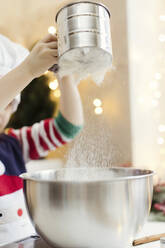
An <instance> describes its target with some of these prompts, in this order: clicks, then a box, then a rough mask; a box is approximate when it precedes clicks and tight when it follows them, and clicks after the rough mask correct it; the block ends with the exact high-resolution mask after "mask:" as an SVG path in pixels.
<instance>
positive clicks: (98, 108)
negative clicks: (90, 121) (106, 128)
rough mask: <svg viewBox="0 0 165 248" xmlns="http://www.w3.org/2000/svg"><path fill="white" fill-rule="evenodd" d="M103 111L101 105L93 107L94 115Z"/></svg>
mask: <svg viewBox="0 0 165 248" xmlns="http://www.w3.org/2000/svg"><path fill="white" fill-rule="evenodd" d="M102 113H103V108H102V107H96V108H95V114H96V115H101V114H102Z"/></svg>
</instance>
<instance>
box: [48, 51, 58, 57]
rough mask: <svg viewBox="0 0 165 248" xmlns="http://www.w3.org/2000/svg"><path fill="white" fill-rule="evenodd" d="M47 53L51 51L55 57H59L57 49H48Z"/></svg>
mask: <svg viewBox="0 0 165 248" xmlns="http://www.w3.org/2000/svg"><path fill="white" fill-rule="evenodd" d="M47 53H49V54H50V55H51V56H53V57H58V51H57V49H47Z"/></svg>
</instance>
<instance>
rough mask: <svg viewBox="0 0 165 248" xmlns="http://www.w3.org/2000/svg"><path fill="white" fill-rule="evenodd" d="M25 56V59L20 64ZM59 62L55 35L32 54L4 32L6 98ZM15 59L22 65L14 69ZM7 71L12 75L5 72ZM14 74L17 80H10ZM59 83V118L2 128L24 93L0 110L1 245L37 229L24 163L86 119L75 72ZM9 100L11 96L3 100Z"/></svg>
mask: <svg viewBox="0 0 165 248" xmlns="http://www.w3.org/2000/svg"><path fill="white" fill-rule="evenodd" d="M2 55H3V56H2ZM2 57H3V59H2ZM23 59H24V61H23ZM22 61H23V62H22ZM20 62H22V64H20V65H18V64H19V63H20ZM57 62H58V61H57V38H56V37H55V36H52V35H49V36H47V37H46V38H45V39H44V40H42V41H41V42H39V43H38V44H37V45H36V46H35V47H34V49H33V50H32V52H31V53H30V55H28V51H27V50H26V49H24V48H23V47H21V46H20V45H17V44H15V43H13V42H11V41H10V40H8V39H7V38H6V37H4V36H2V35H0V74H1V77H3V78H4V79H3V78H1V80H2V79H3V80H2V81H1V80H0V81H1V82H3V85H2V87H3V92H4V95H5V94H6V88H7V87H6V85H4V84H5V83H6V84H7V85H8V86H9V85H10V86H11V88H12V89H11V91H12V93H11V94H10V95H9V97H8V98H7V101H9V100H10V99H11V97H12V96H14V94H15V93H18V92H19V91H20V90H21V89H22V88H23V87H25V85H26V84H27V83H28V82H29V81H30V80H31V79H33V78H34V77H36V76H40V75H41V74H42V73H43V72H44V71H46V70H47V69H48V68H50V67H51V66H52V64H57ZM15 65H18V67H17V68H16V69H14V70H13V71H11V72H9V71H10V70H11V69H12V68H14V67H15ZM8 72H9V73H8ZM6 73H8V75H6V76H4V75H5V74H6ZM29 75H30V76H29ZM11 80H12V83H11V82H9V81H11ZM19 80H20V81H19ZM59 85H60V90H61V99H60V111H59V114H58V116H57V118H55V119H48V120H43V121H41V122H40V123H36V124H34V125H33V126H32V127H23V128H21V129H19V130H14V129H8V130H5V132H3V131H4V128H5V126H6V124H7V123H8V121H9V118H10V115H11V114H12V112H13V111H15V110H16V108H17V105H18V103H19V96H18V97H17V98H15V99H14V100H13V101H11V102H10V103H9V104H8V105H7V107H6V108H5V109H4V110H2V111H1V112H0V246H3V245H4V244H6V243H10V242H13V241H15V240H20V239H24V238H25V237H28V236H30V235H32V234H34V232H35V231H34V229H33V227H32V225H31V222H30V221H29V218H28V215H27V212H26V208H25V202H24V197H23V190H22V189H23V184H22V179H20V178H19V177H18V176H19V175H20V174H21V173H24V172H25V171H26V168H25V163H26V162H27V161H29V160H31V159H38V158H40V157H44V156H46V155H47V153H48V151H49V150H55V149H56V148H57V147H59V146H62V145H64V144H66V143H67V142H70V141H71V140H72V139H73V138H74V137H75V136H76V135H77V134H78V133H79V131H80V130H81V127H82V125H83V111H82V105H81V99H80V95H79V92H78V89H77V87H76V84H75V83H74V75H72V76H67V77H65V78H62V79H59ZM5 87H6V88H5ZM15 88H17V89H15ZM5 96H6V95H5ZM4 99H5V97H4ZM5 103H6V100H4V101H3V103H2V104H1V106H4V105H5Z"/></svg>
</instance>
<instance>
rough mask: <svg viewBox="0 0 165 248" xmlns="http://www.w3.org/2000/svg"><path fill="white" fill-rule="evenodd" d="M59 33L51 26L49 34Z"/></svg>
mask: <svg viewBox="0 0 165 248" xmlns="http://www.w3.org/2000/svg"><path fill="white" fill-rule="evenodd" d="M56 32H57V30H56V28H55V27H54V26H50V27H49V28H48V33H49V34H55V33H56Z"/></svg>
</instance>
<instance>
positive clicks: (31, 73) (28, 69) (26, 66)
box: [21, 58, 36, 81]
mask: <svg viewBox="0 0 165 248" xmlns="http://www.w3.org/2000/svg"><path fill="white" fill-rule="evenodd" d="M21 67H22V68H21V69H22V70H23V71H24V72H25V74H26V76H27V77H28V78H29V79H30V80H31V81H32V80H33V79H34V78H36V75H35V73H34V71H33V70H32V68H31V65H30V63H29V60H28V58H26V59H25V60H24V61H23V63H22V64H21Z"/></svg>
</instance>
